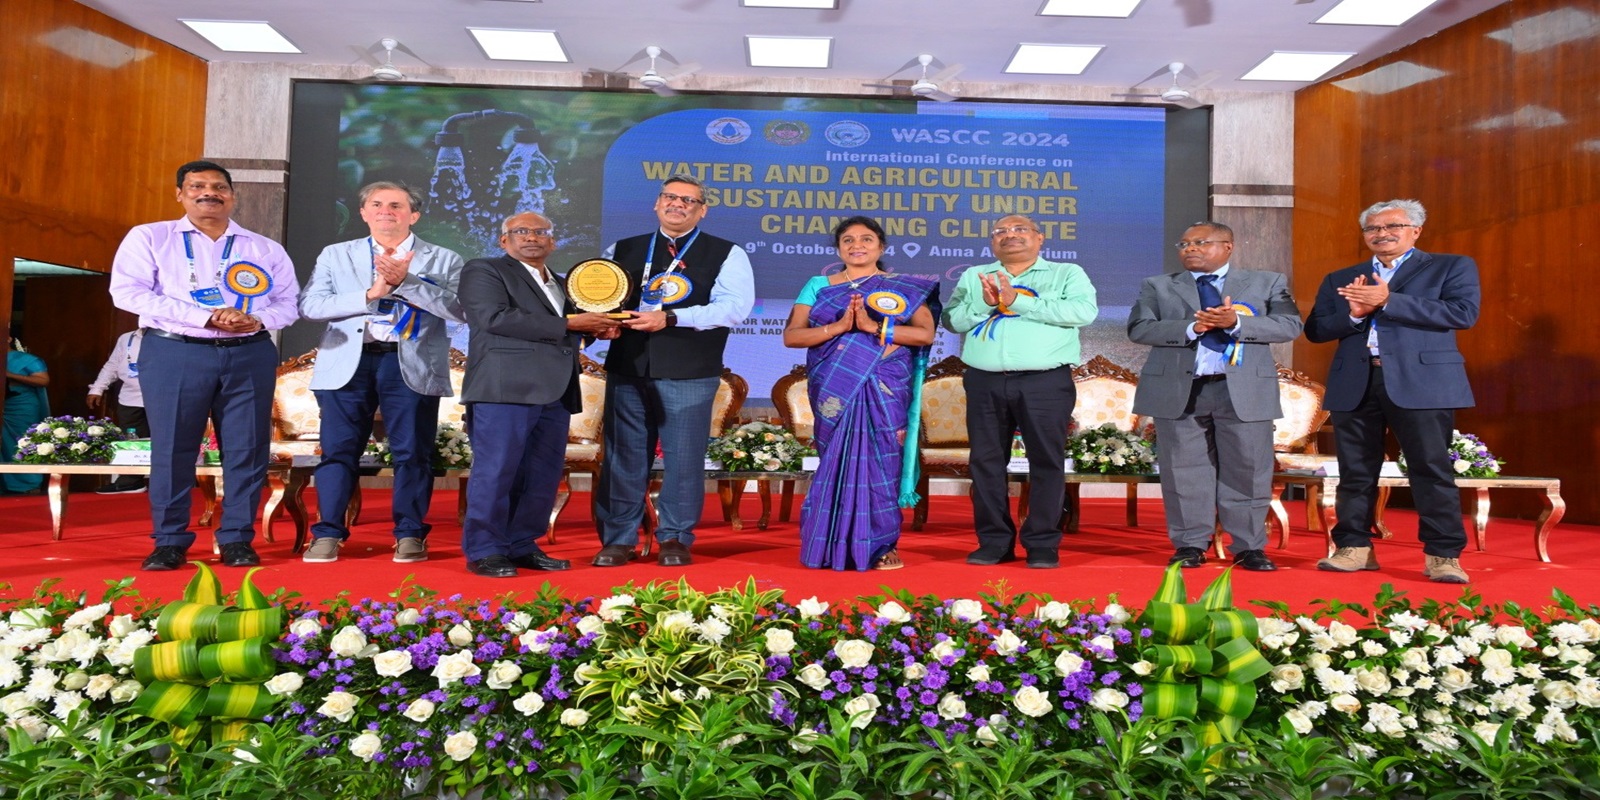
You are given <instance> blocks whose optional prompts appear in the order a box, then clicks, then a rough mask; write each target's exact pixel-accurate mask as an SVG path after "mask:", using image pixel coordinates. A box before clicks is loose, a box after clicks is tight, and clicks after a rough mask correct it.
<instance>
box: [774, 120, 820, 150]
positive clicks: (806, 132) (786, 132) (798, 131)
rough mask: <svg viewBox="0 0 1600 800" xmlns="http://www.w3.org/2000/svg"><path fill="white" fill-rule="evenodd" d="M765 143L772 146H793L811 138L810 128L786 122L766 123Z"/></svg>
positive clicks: (802, 123)
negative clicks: (767, 142)
mask: <svg viewBox="0 0 1600 800" xmlns="http://www.w3.org/2000/svg"><path fill="white" fill-rule="evenodd" d="M763 133H765V134H766V137H767V141H769V142H772V143H773V144H781V145H785V146H788V145H795V144H800V143H801V142H804V141H805V140H807V139H810V138H811V126H809V125H807V124H805V123H804V122H788V121H786V120H781V119H779V120H773V121H772V122H769V123H767V128H766V130H765V131H763Z"/></svg>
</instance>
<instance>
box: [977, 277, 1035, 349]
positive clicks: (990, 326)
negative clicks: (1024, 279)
mask: <svg viewBox="0 0 1600 800" xmlns="http://www.w3.org/2000/svg"><path fill="white" fill-rule="evenodd" d="M1011 288H1012V289H1015V290H1016V292H1017V294H1019V295H1023V296H1025V297H1038V296H1039V293H1038V292H1036V291H1034V290H1032V289H1030V288H1028V287H1026V286H1012V287H1011ZM1015 316H1017V312H1015V311H1012V310H1011V309H1010V308H1008V307H1007V306H1006V304H1005V303H1001V304H1000V305H998V306H996V307H995V310H994V311H993V312H992V313H990V314H989V318H988V319H986V320H984V321H982V322H980V323H978V327H976V328H973V329H972V336H973V338H977V337H980V336H988V337H989V338H990V339H993V338H994V329H995V326H997V325H999V324H1000V320H1003V319H1006V318H1007V317H1015Z"/></svg>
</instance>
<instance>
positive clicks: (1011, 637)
mask: <svg viewBox="0 0 1600 800" xmlns="http://www.w3.org/2000/svg"><path fill="white" fill-rule="evenodd" d="M1021 649H1022V640H1021V639H1019V638H1017V635H1016V634H1014V633H1012V632H1011V630H1010V629H1009V628H1008V629H1005V630H1002V631H1000V633H998V634H996V635H995V637H994V651H995V652H996V653H998V654H1000V655H1002V656H1011V655H1016V654H1017V651H1018V650H1021Z"/></svg>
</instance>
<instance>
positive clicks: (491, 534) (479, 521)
mask: <svg viewBox="0 0 1600 800" xmlns="http://www.w3.org/2000/svg"><path fill="white" fill-rule="evenodd" d="M571 422H572V413H571V412H569V411H567V409H566V408H565V407H564V406H562V405H561V403H560V401H557V402H554V403H546V404H544V405H540V406H535V405H523V404H520V403H469V404H468V405H467V434H468V435H469V436H471V437H472V480H471V481H469V482H468V483H467V519H466V521H465V522H464V523H463V524H462V526H461V552H462V555H464V556H466V558H467V560H468V561H477V560H479V559H482V558H488V557H489V556H496V555H499V556H507V557H509V558H517V557H518V556H527V555H535V554H537V553H539V552H540V550H539V545H538V544H537V541H538V539H539V537H541V536H544V534H545V532H546V531H548V530H549V529H550V512H551V511H552V510H553V509H554V508H555V505H556V489H557V488H559V487H560V485H561V472H562V470H564V469H565V468H566V462H567V429H568V426H569V425H570V424H571Z"/></svg>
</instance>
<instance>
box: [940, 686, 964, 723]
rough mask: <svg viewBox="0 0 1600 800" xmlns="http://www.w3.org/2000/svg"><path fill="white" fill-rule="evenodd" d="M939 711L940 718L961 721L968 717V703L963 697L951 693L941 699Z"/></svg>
mask: <svg viewBox="0 0 1600 800" xmlns="http://www.w3.org/2000/svg"><path fill="white" fill-rule="evenodd" d="M938 711H939V716H940V717H943V718H944V719H948V720H956V719H961V718H962V717H964V716H966V715H967V702H966V701H965V700H962V699H961V695H958V694H956V693H955V692H949V693H947V694H945V696H944V697H941V698H939V707H938Z"/></svg>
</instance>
